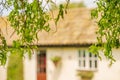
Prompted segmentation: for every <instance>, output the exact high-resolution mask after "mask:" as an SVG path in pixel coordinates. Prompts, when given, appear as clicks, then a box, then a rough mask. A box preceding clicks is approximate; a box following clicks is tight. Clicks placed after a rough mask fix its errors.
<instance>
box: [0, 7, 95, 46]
mask: <svg viewBox="0 0 120 80" xmlns="http://www.w3.org/2000/svg"><path fill="white" fill-rule="evenodd" d="M4 25H5V23H3V22H1V20H0V27H2V26H4ZM51 27H52V28H51V31H50V32H45V31H41V32H40V33H39V41H38V42H37V43H35V44H37V45H39V46H40V45H43V46H44V45H49V46H51V45H89V44H92V43H95V42H96V34H95V31H96V26H95V24H94V23H93V21H92V20H91V18H90V10H89V9H86V8H74V9H70V10H68V14H66V15H65V18H64V19H63V20H60V21H59V23H58V25H57V28H56V27H55V25H54V24H51ZM56 29H57V30H56ZM2 30H3V32H5V31H4V30H6V28H5V27H4V28H3V27H2ZM12 32H13V30H12V29H10V30H8V32H7V33H5V36H6V39H7V43H8V44H9V45H11V44H12V43H11V41H12V40H13V39H16V38H17V36H15V35H13V36H12V37H11V38H10V35H11V34H12Z"/></svg>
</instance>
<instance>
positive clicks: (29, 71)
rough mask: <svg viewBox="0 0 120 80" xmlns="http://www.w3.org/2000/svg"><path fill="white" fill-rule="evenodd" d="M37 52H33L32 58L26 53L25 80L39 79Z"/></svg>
mask: <svg viewBox="0 0 120 80" xmlns="http://www.w3.org/2000/svg"><path fill="white" fill-rule="evenodd" d="M36 60H37V59H36V53H34V54H32V58H31V59H29V57H28V56H27V55H26V56H25V58H24V60H23V61H24V80H37V62H36Z"/></svg>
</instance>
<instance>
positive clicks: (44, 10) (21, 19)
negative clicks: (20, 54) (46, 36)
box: [0, 0, 69, 64]
mask: <svg viewBox="0 0 120 80" xmlns="http://www.w3.org/2000/svg"><path fill="white" fill-rule="evenodd" d="M66 2H67V3H66V5H62V4H60V6H59V12H58V16H57V17H56V18H53V17H52V16H51V15H50V14H49V13H50V12H52V11H51V7H50V5H51V4H52V5H56V3H55V2H53V1H52V0H31V1H30V0H2V1H1V2H0V13H1V14H2V13H3V11H4V9H7V10H9V11H10V13H9V15H8V21H9V22H10V24H11V25H10V26H11V27H12V28H13V29H14V32H13V34H14V33H15V32H16V33H17V36H19V39H18V40H16V41H13V45H12V47H13V49H20V50H21V46H24V47H25V48H27V49H30V50H31V49H32V48H33V47H31V45H33V43H34V41H36V40H38V35H37V34H38V33H39V32H40V31H42V30H45V31H47V32H49V31H50V27H49V21H51V20H53V21H54V22H55V25H56V24H57V22H58V20H59V19H60V18H64V17H63V16H64V13H65V12H66V8H67V5H68V3H69V0H66ZM1 6H2V7H1ZM0 35H1V37H0V39H1V41H2V43H1V44H2V45H1V47H0V49H1V53H0V64H5V63H6V53H7V52H8V51H12V50H9V49H8V48H7V46H8V45H7V44H6V40H5V38H4V36H3V35H2V34H0ZM30 50H28V51H29V52H31V51H30ZM22 51H23V50H22Z"/></svg>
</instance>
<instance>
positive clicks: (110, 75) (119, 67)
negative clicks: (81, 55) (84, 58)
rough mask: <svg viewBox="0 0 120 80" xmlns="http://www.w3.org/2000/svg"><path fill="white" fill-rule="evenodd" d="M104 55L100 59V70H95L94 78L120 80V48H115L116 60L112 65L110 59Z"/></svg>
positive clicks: (98, 79)
mask: <svg viewBox="0 0 120 80" xmlns="http://www.w3.org/2000/svg"><path fill="white" fill-rule="evenodd" d="M101 56H102V60H101V61H99V64H98V71H97V72H95V77H94V79H93V80H120V49H114V50H113V56H114V58H115V59H116V62H115V63H114V64H113V65H112V66H111V67H110V66H109V62H108V60H107V59H106V58H105V57H104V55H101Z"/></svg>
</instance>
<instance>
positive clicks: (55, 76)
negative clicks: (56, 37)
mask: <svg viewBox="0 0 120 80" xmlns="http://www.w3.org/2000/svg"><path fill="white" fill-rule="evenodd" d="M47 53H48V54H47V59H48V60H47V80H77V77H76V69H77V53H78V51H77V49H76V48H61V49H60V48H54V49H51V48H50V49H48V50H47ZM52 56H60V57H61V58H62V61H61V64H59V66H57V67H56V66H55V65H54V64H53V62H52V61H51V57H52Z"/></svg>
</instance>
